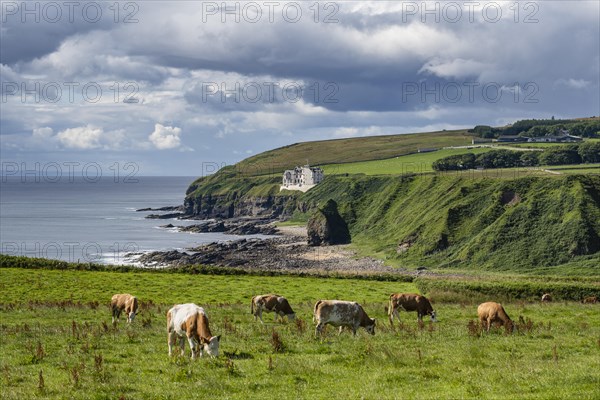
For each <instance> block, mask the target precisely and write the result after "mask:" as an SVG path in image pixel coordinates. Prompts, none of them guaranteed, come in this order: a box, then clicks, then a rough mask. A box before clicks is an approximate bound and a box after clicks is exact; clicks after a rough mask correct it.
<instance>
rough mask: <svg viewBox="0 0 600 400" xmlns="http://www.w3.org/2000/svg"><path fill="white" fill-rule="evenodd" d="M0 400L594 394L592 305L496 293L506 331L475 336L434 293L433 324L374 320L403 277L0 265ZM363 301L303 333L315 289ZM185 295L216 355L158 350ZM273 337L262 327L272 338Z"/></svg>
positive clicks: (464, 310) (466, 308) (598, 383)
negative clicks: (131, 314) (337, 323)
mask: <svg viewBox="0 0 600 400" xmlns="http://www.w3.org/2000/svg"><path fill="white" fill-rule="evenodd" d="M0 272H1V281H0V284H1V287H0V288H1V291H0V317H1V324H0V329H1V335H0V345H1V348H2V358H1V361H0V371H1V376H0V381H1V382H2V398H3V399H25V398H27V399H29V398H49V399H62V398H76V399H79V398H85V399H116V398H123V399H149V398H152V399H176V398H177V399H179V398H211V399H258V398H276V399H321V398H323V399H324V398H331V397H335V398H339V399H356V398H365V399H398V398H403V399H411V398H415V399H457V398H461V399H462V398H473V399H480V398H486V399H496V398H519V399H595V398H598V397H599V396H600V313H599V312H598V305H582V304H579V303H572V302H556V303H551V304H543V305H542V304H539V303H525V302H516V303H508V304H505V308H506V310H507V312H508V313H509V315H510V316H511V317H512V318H513V319H514V320H515V321H519V318H520V317H522V318H523V320H522V321H521V322H519V323H518V326H519V329H520V330H519V332H518V333H515V334H513V335H506V334H504V332H503V331H502V330H499V329H498V330H494V331H493V332H491V333H490V334H483V335H481V334H480V332H478V330H477V327H476V326H475V325H471V327H469V323H470V321H474V320H475V318H476V303H474V302H473V301H472V300H470V299H469V298H468V297H466V298H465V299H463V300H461V301H460V302H441V301H440V302H435V300H434V307H435V308H436V310H437V312H438V318H439V320H440V322H438V323H436V324H432V323H429V322H427V321H426V322H425V324H424V325H423V326H422V327H419V326H418V324H417V323H416V316H415V315H414V314H406V313H402V314H401V315H402V318H403V324H402V325H396V328H395V329H392V328H391V327H390V325H389V323H388V322H387V321H386V314H385V309H384V307H385V305H386V299H387V294H388V293H390V292H393V291H415V290H416V288H415V287H414V286H413V284H410V283H395V282H379V281H359V280H351V279H323V278H322V279H314V278H298V277H296V278H293V277H251V276H207V275H185V274H164V273H119V272H87V271H51V270H21V269H2V270H0ZM125 290H127V291H130V292H132V293H134V294H136V295H138V296H139V298H140V300H141V304H142V308H141V312H140V313H139V315H138V317H137V318H136V320H135V321H134V323H133V324H132V325H130V326H127V324H125V323H123V322H121V323H120V324H119V325H118V326H117V327H116V328H113V327H112V326H111V324H110V313H109V311H108V307H107V306H106V305H107V303H108V301H109V299H110V296H111V295H112V294H113V293H115V292H121V291H125ZM268 291H276V292H281V294H283V295H285V296H287V297H288V298H289V300H290V302H291V304H292V306H293V307H294V308H295V311H296V312H297V315H298V322H297V323H273V320H272V314H266V315H265V316H264V318H265V322H266V323H265V324H264V325H261V324H260V323H256V322H254V321H253V320H252V317H251V315H250V313H249V304H248V303H249V298H250V296H251V295H253V294H257V293H264V292H268ZM332 297H337V298H345V299H351V300H357V301H359V302H362V303H363V306H364V308H365V310H366V311H367V312H368V313H369V314H370V316H371V317H375V318H377V319H378V323H377V328H376V335H375V336H369V335H368V334H366V332H365V331H364V330H361V331H360V332H359V334H358V335H357V336H356V337H352V335H351V334H350V333H348V332H344V333H343V334H342V335H340V336H338V335H337V333H336V332H334V329H331V328H329V329H328V330H327V333H326V335H325V337H323V338H315V337H314V324H313V323H312V305H313V303H314V301H315V300H316V299H320V298H332ZM183 301H185V302H187V301H194V302H196V303H198V304H200V305H203V306H204V307H205V308H206V310H207V312H208V314H209V317H210V322H211V328H212V331H213V334H221V335H222V339H221V340H222V341H221V355H220V357H219V358H217V359H200V360H197V361H194V362H192V361H190V360H189V350H188V349H186V351H187V353H186V357H173V358H169V357H168V355H167V344H166V327H165V324H166V323H165V313H166V310H167V309H168V307H170V305H171V304H172V303H174V302H183ZM274 336H275V337H274Z"/></svg>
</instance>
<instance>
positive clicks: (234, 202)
mask: <svg viewBox="0 0 600 400" xmlns="http://www.w3.org/2000/svg"><path fill="white" fill-rule="evenodd" d="M184 208H185V212H186V214H189V215H194V216H196V217H200V218H206V219H208V218H237V217H267V218H286V217H289V216H291V215H292V214H293V212H294V210H296V209H297V204H296V197H295V196H245V195H241V196H240V195H234V196H231V195H219V194H217V195H211V194H203V195H198V196H194V197H186V199H185V202H184ZM300 209H302V208H300Z"/></svg>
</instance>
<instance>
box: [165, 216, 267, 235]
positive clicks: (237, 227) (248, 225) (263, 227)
mask: <svg viewBox="0 0 600 400" xmlns="http://www.w3.org/2000/svg"><path fill="white" fill-rule="evenodd" d="M271 222H273V221H272V220H262V219H258V220H254V219H251V220H247V219H235V220H224V221H223V220H216V221H202V222H201V223H199V224H194V225H188V226H178V227H177V228H178V229H179V231H180V232H194V233H213V232H219V233H228V234H230V235H275V234H277V233H278V232H277V228H275V227H274V226H273V225H272V224H271ZM164 227H169V226H166V225H165V226H164ZM170 227H173V226H170Z"/></svg>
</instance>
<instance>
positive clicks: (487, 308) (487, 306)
mask: <svg viewBox="0 0 600 400" xmlns="http://www.w3.org/2000/svg"><path fill="white" fill-rule="evenodd" d="M477 315H478V316H479V322H480V323H481V326H482V327H483V328H486V331H487V332H489V331H490V326H491V325H492V324H502V326H504V327H506V328H507V329H509V330H511V331H514V330H515V326H514V324H513V322H512V320H511V319H510V317H509V316H508V314H507V313H506V311H504V307H502V304H500V303H495V302H493V301H488V302H487V303H482V304H480V305H479V307H477Z"/></svg>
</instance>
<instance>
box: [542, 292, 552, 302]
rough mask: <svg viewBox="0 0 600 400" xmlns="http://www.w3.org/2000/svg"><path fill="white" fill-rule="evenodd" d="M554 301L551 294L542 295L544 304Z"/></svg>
mask: <svg viewBox="0 0 600 400" xmlns="http://www.w3.org/2000/svg"><path fill="white" fill-rule="evenodd" d="M551 301H552V295H551V294H550V293H544V294H543V295H542V303H550V302H551Z"/></svg>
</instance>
